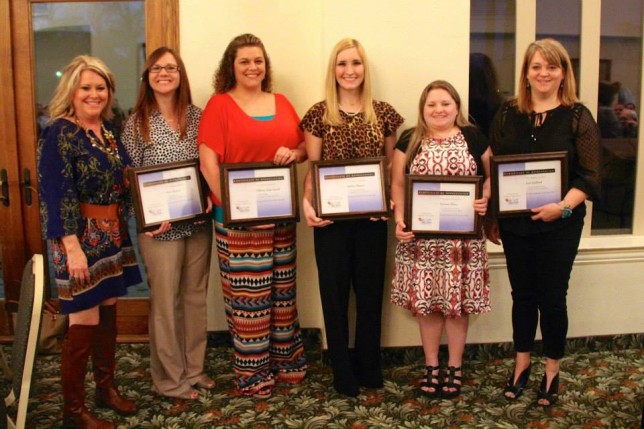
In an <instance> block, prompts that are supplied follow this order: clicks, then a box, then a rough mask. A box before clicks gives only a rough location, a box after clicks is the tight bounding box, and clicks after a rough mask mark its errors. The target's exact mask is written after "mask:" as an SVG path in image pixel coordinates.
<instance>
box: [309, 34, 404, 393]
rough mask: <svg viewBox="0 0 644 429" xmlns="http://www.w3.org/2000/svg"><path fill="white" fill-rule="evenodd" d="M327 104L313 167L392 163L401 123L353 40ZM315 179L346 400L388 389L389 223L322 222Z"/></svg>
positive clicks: (330, 81)
mask: <svg viewBox="0 0 644 429" xmlns="http://www.w3.org/2000/svg"><path fill="white" fill-rule="evenodd" d="M325 87H326V91H325V92H326V97H325V100H323V101H320V102H318V103H316V104H315V105H313V107H311V108H310V109H309V111H308V112H307V113H306V115H304V117H303V118H302V122H301V123H300V127H301V128H302V129H303V130H304V140H305V142H306V152H307V154H308V157H309V159H310V160H312V161H315V160H344V159H357V158H366V157H375V156H383V155H386V156H387V158H388V160H389V161H390V160H391V154H392V151H393V147H394V143H395V142H396V130H397V129H398V127H399V126H400V124H402V122H403V118H402V117H401V116H400V115H399V114H398V113H397V112H396V111H395V110H394V109H393V107H391V106H390V105H389V104H388V103H385V102H382V101H376V100H373V98H372V93H371V76H370V70H369V62H368V60H367V55H366V53H365V50H364V48H363V47H362V45H361V44H360V42H358V41H357V40H355V39H343V40H341V41H340V42H338V43H337V44H336V45H335V47H334V48H333V50H332V52H331V56H330V58H329V63H328V68H327V74H326V85H325ZM312 195H313V193H312V188H311V181H310V176H309V175H307V177H306V180H305V195H304V199H303V208H304V215H305V217H306V221H307V224H308V225H309V226H311V227H314V236H315V259H316V261H317V266H318V279H319V284H320V296H321V298H322V310H323V313H324V325H325V329H326V338H327V344H328V347H329V356H330V358H331V365H332V367H333V386H334V387H335V390H336V391H338V392H339V393H342V394H344V395H347V396H357V395H358V394H359V387H360V386H363V387H369V388H379V387H382V385H383V382H382V371H381V364H380V324H381V321H380V318H381V312H382V297H383V290H384V277H385V272H384V266H385V256H386V253H387V222H386V219H360V220H346V221H335V222H331V221H329V220H324V219H322V218H320V217H318V215H317V214H316V213H315V210H314V209H313V205H312V200H313V197H312ZM352 288H353V290H354V291H355V294H356V339H355V356H354V357H352V356H350V352H349V338H348V332H349V322H348V306H349V292H350V290H351V289H352Z"/></svg>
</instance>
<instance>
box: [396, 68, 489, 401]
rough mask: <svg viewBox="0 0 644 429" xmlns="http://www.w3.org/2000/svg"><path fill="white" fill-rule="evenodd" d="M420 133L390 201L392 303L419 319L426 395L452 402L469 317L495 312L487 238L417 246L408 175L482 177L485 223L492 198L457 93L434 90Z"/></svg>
mask: <svg viewBox="0 0 644 429" xmlns="http://www.w3.org/2000/svg"><path fill="white" fill-rule="evenodd" d="M418 108H419V112H418V125H417V126H416V128H413V129H412V130H409V131H405V132H404V133H403V134H402V135H401V137H400V140H399V142H398V143H397V144H396V150H395V151H394V160H393V167H392V181H391V197H392V199H393V201H394V214H395V220H396V238H397V239H398V245H397V246H396V257H395V261H396V265H395V268H394V278H393V281H392V291H391V301H392V302H393V303H394V304H397V305H400V306H401V307H404V308H407V309H409V310H410V311H411V313H412V314H413V315H414V316H416V317H417V318H418V323H419V326H420V336H421V342H422V344H423V351H424V352H425V367H426V369H425V370H426V374H425V377H424V378H423V379H422V380H421V386H420V388H421V393H423V394H424V395H427V396H430V397H436V396H439V395H440V396H442V397H444V398H454V397H456V396H458V395H459V394H460V392H461V387H462V371H461V364H462V359H463V351H464V348H465V340H466V338H467V328H468V320H469V319H468V317H469V315H470V314H481V313H486V312H488V311H490V298H489V283H490V281H489V273H488V268H487V251H486V247H485V238H482V239H460V238H452V237H447V236H446V237H445V238H432V239H421V238H416V237H415V236H414V234H413V233H412V232H409V231H406V230H405V229H406V225H405V221H404V214H405V213H404V209H405V173H406V172H408V173H410V174H415V175H422V174H426V175H449V176H474V175H479V176H485V178H486V180H485V183H484V186H483V197H482V198H480V199H477V200H474V210H475V211H476V212H477V213H478V214H479V215H480V216H484V215H485V213H486V211H487V202H488V198H489V196H490V186H489V180H487V179H488V178H489V157H490V155H491V150H490V148H489V144H488V140H487V138H486V137H485V136H484V135H483V133H482V132H481V131H479V130H478V128H475V127H473V126H471V124H470V123H469V122H468V121H467V120H466V119H465V116H464V115H463V111H462V107H461V99H460V97H459V95H458V93H457V92H456V89H454V87H453V86H452V85H451V84H450V83H449V82H446V81H442V80H437V81H434V82H432V83H430V84H429V85H428V86H427V87H426V88H425V90H424V91H423V93H422V95H421V97H420V103H419V106H418ZM443 330H445V333H446V336H447V347H448V351H449V361H448V364H447V369H446V372H445V376H444V378H443V379H442V380H441V377H440V369H439V368H440V367H439V363H438V349H439V346H440V340H441V335H442V332H443Z"/></svg>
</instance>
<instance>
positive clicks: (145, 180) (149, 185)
mask: <svg viewBox="0 0 644 429" xmlns="http://www.w3.org/2000/svg"><path fill="white" fill-rule="evenodd" d="M128 171H129V175H130V182H131V189H132V194H133V196H134V209H135V212H136V221H137V230H138V231H139V232H142V231H151V230H154V229H156V228H158V227H159V225H161V223H162V222H171V223H174V222H187V221H189V222H194V221H199V220H204V219H205V218H207V217H209V215H208V214H206V213H205V211H206V207H207V203H206V199H205V198H206V197H205V193H204V190H203V187H202V178H201V173H200V171H199V164H198V160H196V159H193V160H189V161H183V162H175V163H168V164H160V165H153V166H146V167H136V168H131V169H129V170H128Z"/></svg>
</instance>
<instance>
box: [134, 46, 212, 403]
mask: <svg viewBox="0 0 644 429" xmlns="http://www.w3.org/2000/svg"><path fill="white" fill-rule="evenodd" d="M191 103H192V100H191V96H190V85H189V83H188V75H187V73H186V69H185V66H184V65H183V61H181V58H180V57H179V55H178V54H177V53H176V52H175V51H173V50H172V49H170V48H166V47H161V48H158V49H157V50H155V51H154V52H152V54H150V56H149V58H148V60H147V63H146V68H145V71H144V72H143V76H142V80H141V87H140V88H139V95H138V100H137V103H136V106H135V107H134V112H133V113H132V115H131V116H130V118H129V119H128V120H127V123H126V125H125V130H124V132H123V144H124V145H125V148H126V149H127V151H128V153H129V154H130V157H131V158H132V164H133V165H134V166H135V167H138V166H148V165H157V164H165V163H169V162H178V161H186V160H190V159H195V158H198V156H199V151H198V149H197V133H198V128H199V119H200V118H201V110H200V109H199V108H198V107H195V106H193V105H192V104H191ZM138 239H139V250H140V251H141V256H142V257H143V261H144V263H145V267H146V270H147V273H148V282H149V284H150V314H149V322H148V326H149V333H150V372H151V375H152V383H153V390H154V391H155V392H157V393H159V394H161V395H165V396H170V397H175V398H183V399H197V397H198V395H199V393H198V391H197V390H196V388H197V387H200V388H206V389H210V388H213V387H214V386H215V382H214V381H213V380H212V379H211V378H209V377H208V376H207V375H206V374H205V372H204V359H205V355H206V342H207V328H206V322H207V320H206V292H207V285H208V272H209V268H210V252H211V244H212V230H211V225H210V223H208V224H177V225H170V224H169V223H168V222H164V223H163V224H162V225H161V226H160V227H159V229H157V230H156V231H153V232H148V233H145V234H139V236H138Z"/></svg>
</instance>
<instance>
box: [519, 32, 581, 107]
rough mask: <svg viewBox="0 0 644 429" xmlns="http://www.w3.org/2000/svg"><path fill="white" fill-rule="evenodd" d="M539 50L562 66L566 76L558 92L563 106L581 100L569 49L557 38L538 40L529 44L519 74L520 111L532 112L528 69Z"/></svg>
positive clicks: (551, 62) (554, 63)
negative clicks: (578, 96) (578, 95)
mask: <svg viewBox="0 0 644 429" xmlns="http://www.w3.org/2000/svg"><path fill="white" fill-rule="evenodd" d="M537 52H539V53H540V54H541V55H543V58H544V59H545V60H546V61H548V63H549V64H552V65H555V66H557V67H560V68H561V69H562V70H563V74H564V78H563V81H562V82H561V87H560V88H559V90H558V92H557V98H558V100H559V102H560V103H561V104H562V105H563V106H567V107H571V106H572V105H574V104H575V103H576V102H578V101H579V99H578V98H577V94H576V91H577V84H576V82H575V74H574V73H573V70H572V63H571V62H570V56H569V55H568V51H566V48H564V47H563V45H562V44H561V43H559V42H558V41H556V40H555V39H550V38H548V39H541V40H536V41H534V42H532V43H530V45H529V46H528V49H526V51H525V55H524V56H523V64H522V65H521V75H520V76H519V92H518V94H517V98H516V104H517V107H518V108H519V111H521V112H523V113H532V110H533V109H532V94H531V92H530V86H529V82H528V69H529V67H530V62H531V61H532V57H534V54H535V53H537Z"/></svg>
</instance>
